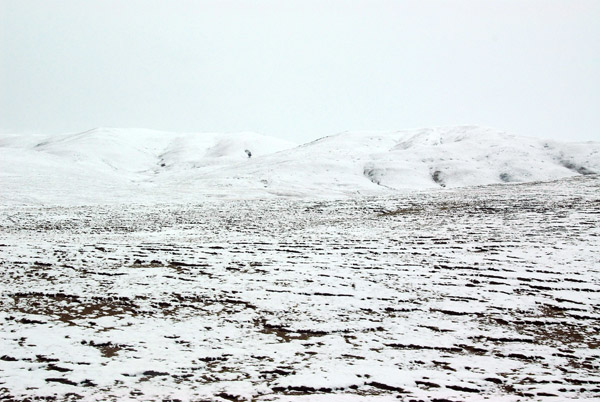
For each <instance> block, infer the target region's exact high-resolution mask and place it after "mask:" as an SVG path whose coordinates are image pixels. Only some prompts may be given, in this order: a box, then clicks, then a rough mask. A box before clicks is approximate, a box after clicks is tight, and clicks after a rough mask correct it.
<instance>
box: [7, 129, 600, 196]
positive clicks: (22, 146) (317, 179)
mask: <svg viewBox="0 0 600 402" xmlns="http://www.w3.org/2000/svg"><path fill="white" fill-rule="evenodd" d="M246 151H249V152H250V153H251V157H248V152H246ZM595 172H600V143H598V142H586V143H561V142H556V141H545V140H540V139H534V138H526V137H517V136H514V135H511V134H507V133H504V132H501V131H498V130H494V129H489V128H481V127H474V126H461V127H448V128H428V129H418V130H405V131H395V132H379V133H373V132H348V133H341V134H337V135H333V136H329V137H325V138H322V139H319V140H317V141H313V142H310V143H307V144H304V145H300V146H296V144H293V143H290V142H287V141H283V140H280V139H276V138H271V137H267V136H263V135H260V134H254V133H238V134H216V133H188V134H183V133H167V132H159V131H151V130H142V129H109V128H100V129H94V130H90V131H87V132H84V133H79V134H68V135H37V136H32V135H16V134H4V135H1V136H0V184H1V187H2V191H1V193H0V202H2V203H4V204H11V205H12V204H39V203H43V204H63V205H64V204H102V203H115V202H117V203H118V202H122V201H126V202H131V201H132V200H135V201H136V202H139V203H154V202H182V203H185V202H195V201H201V200H203V199H206V198H214V197H227V198H236V199H239V198H245V199H249V198H265V197H277V196H286V197H311V198H325V199H326V198H346V197H350V196H355V195H357V194H360V195H385V194H393V193H397V192H398V191H406V190H414V189H418V190H423V189H436V188H437V189H439V188H443V187H463V186H472V185H485V184H495V183H516V182H533V181H548V180H555V179H559V178H564V177H569V176H574V175H579V174H589V173H595Z"/></svg>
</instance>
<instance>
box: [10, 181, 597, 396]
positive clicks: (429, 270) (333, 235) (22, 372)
mask: <svg viewBox="0 0 600 402" xmlns="http://www.w3.org/2000/svg"><path fill="white" fill-rule="evenodd" d="M599 223H600V177H598V176H596V175H587V176H579V177H576V178H569V179H563V180H559V181H555V182H551V183H537V184H518V185H499V186H488V187H473V188H463V189H453V190H442V191H435V192H434V191H427V192H419V193H412V194H408V195H396V196H391V197H388V196H386V197H379V198H363V199H354V200H344V201H322V202H316V201H297V200H296V201H294V200H283V201H282V200H263V201H260V200H255V201H237V202H236V201H214V202H211V203H205V204H201V205H192V204H189V205H168V204H167V205H159V206H141V205H140V206H136V205H128V206H126V207H123V206H93V207H85V206H74V207H39V206H22V207H10V208H9V207H3V208H2V210H0V291H1V294H2V298H1V309H0V338H1V339H0V356H1V357H0V397H2V398H4V399H6V400H22V399H24V398H34V397H51V398H50V399H51V400H52V397H54V398H55V399H56V400H77V399H81V398H83V399H84V400H114V401H126V400H161V399H166V400H182V401H187V400H222V401H227V400H229V401H250V400H254V401H273V400H291V401H309V400H319V401H320V400H340V401H367V400H369V401H371V400H375V401H385V400H406V401H409V400H434V399H436V398H438V400H451V401H458V400H465V399H467V400H471V399H475V400H484V399H490V400H499V399H501V400H510V401H512V400H515V401H516V400H526V399H535V400H544V399H548V400H553V401H554V400H566V399H578V400H582V399H590V400H591V399H594V398H600V350H599V349H598V347H599V345H600V324H599V322H600V224H599ZM332 394H335V395H332ZM555 396H558V397H559V398H556V397H555Z"/></svg>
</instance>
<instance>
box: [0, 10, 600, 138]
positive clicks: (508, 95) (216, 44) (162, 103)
mask: <svg viewBox="0 0 600 402" xmlns="http://www.w3.org/2000/svg"><path fill="white" fill-rule="evenodd" d="M457 124H476V125H484V126H491V127H496V128H500V129H504V130H507V131H510V132H512V133H515V134H521V135H527V136H537V137H546V138H555V139H564V140H596V141H598V140H600V1H598V0H591V1H579V0H564V1H554V0H502V1H498V0H469V1H458V0H457V1H451V0H440V1H427V0H414V1H409V0H407V1H399V0H398V1H391V0H364V1H360V0H359V1H351V0H348V1H329V0H318V1H313V0H285V1H282V0H256V1H250V0H247V1H240V0H238V1H233V0H232V1H228V0H214V1H200V0H198V1H192V0H188V1H184V0H168V1H167V0H139V1H134V0H62V1H59V0H35V1H34V0H0V129H1V130H3V131H17V132H19V131H25V132H33V131H35V132H76V131H84V130H87V129H90V128H94V127H98V126H109V127H144V128H153V129H159V130H168V131H192V132H196V131H225V132H233V131H256V132H260V133H263V134H267V135H273V136H278V137H281V138H285V139H290V140H294V141H297V142H304V141H308V140H311V139H314V138H317V137H321V136H324V135H329V134H333V133H336V132H340V131H345V130H397V129H404V128H414V127H428V126H439V125H457Z"/></svg>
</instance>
